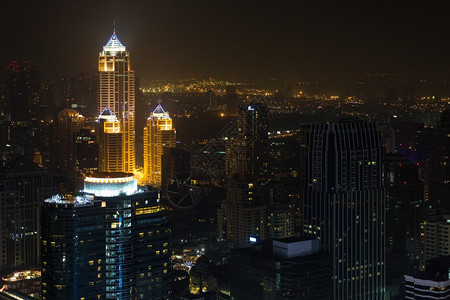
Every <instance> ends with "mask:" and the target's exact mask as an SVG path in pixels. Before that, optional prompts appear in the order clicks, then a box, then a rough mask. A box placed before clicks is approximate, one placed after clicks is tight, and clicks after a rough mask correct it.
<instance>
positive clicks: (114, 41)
mask: <svg viewBox="0 0 450 300" xmlns="http://www.w3.org/2000/svg"><path fill="white" fill-rule="evenodd" d="M98 74H99V75H98V76H99V79H98V114H99V115H100V114H102V112H103V110H104V109H105V107H108V108H109V109H110V110H111V112H112V114H114V115H115V116H116V117H117V119H118V121H119V122H120V129H121V132H122V148H123V150H122V169H121V171H122V172H126V173H133V172H134V170H135V160H136V157H135V75H134V71H133V70H132V69H131V64H130V55H129V53H128V52H127V51H126V48H125V46H124V45H123V44H122V43H121V42H120V41H119V39H118V38H117V36H116V32H115V30H114V33H113V35H112V36H111V38H110V39H109V41H108V42H107V43H106V45H105V46H103V51H102V52H100V54H99V59H98Z"/></svg>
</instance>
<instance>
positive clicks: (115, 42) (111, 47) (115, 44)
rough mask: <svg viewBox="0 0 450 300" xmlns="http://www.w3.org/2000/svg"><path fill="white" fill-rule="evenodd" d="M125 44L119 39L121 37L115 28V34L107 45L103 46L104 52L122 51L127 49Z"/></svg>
mask: <svg viewBox="0 0 450 300" xmlns="http://www.w3.org/2000/svg"><path fill="white" fill-rule="evenodd" d="M125 50H126V48H125V46H124V45H123V44H122V43H121V42H120V41H119V38H118V37H117V35H116V31H115V30H114V32H113V34H112V35H111V37H110V38H109V40H108V42H107V43H106V45H105V46H103V51H104V52H114V53H115V52H120V51H125Z"/></svg>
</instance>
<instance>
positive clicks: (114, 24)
mask: <svg viewBox="0 0 450 300" xmlns="http://www.w3.org/2000/svg"><path fill="white" fill-rule="evenodd" d="M113 26H114V31H113V33H114V34H116V20H113Z"/></svg>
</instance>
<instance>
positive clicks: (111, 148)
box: [97, 107, 123, 172]
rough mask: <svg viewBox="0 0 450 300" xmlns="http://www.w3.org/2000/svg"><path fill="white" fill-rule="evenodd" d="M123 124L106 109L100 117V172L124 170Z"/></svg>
mask: <svg viewBox="0 0 450 300" xmlns="http://www.w3.org/2000/svg"><path fill="white" fill-rule="evenodd" d="M120 125H121V122H120V121H119V120H117V117H116V116H115V115H114V114H113V113H112V112H111V110H110V109H109V108H108V107H106V108H105V109H104V110H103V112H102V113H101V114H100V116H99V117H98V128H97V141H98V144H99V171H100V172H121V171H122V170H123V145H122V141H123V131H122V128H121V126H120Z"/></svg>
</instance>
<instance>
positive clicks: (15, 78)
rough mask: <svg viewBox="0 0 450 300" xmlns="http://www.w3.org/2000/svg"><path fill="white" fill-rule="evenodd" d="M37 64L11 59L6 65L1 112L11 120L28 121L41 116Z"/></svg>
mask: <svg viewBox="0 0 450 300" xmlns="http://www.w3.org/2000/svg"><path fill="white" fill-rule="evenodd" d="M39 84H40V70H39V65H31V64H30V63H28V61H22V62H17V61H13V62H11V63H10V64H8V65H7V66H6V91H5V99H6V102H5V105H4V111H3V113H4V114H6V115H8V114H9V115H10V120H11V121H16V122H17V121H21V122H29V121H31V120H32V119H34V120H37V119H38V118H40V117H41V115H40V109H39V104H40V102H39V89H40V87H39Z"/></svg>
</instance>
